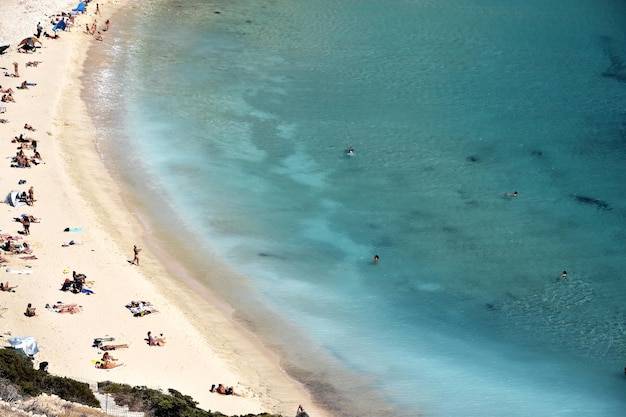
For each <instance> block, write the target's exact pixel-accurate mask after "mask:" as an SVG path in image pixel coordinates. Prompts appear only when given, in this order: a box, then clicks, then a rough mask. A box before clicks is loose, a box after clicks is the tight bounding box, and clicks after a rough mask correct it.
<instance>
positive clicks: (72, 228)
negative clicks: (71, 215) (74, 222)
mask: <svg viewBox="0 0 626 417" xmlns="http://www.w3.org/2000/svg"><path fill="white" fill-rule="evenodd" d="M82 231H83V228H82V227H66V228H65V230H64V232H82Z"/></svg>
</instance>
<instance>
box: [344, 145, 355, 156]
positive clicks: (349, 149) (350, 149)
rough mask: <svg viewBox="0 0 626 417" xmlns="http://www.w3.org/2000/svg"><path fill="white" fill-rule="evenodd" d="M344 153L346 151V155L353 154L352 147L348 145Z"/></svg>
mask: <svg viewBox="0 0 626 417" xmlns="http://www.w3.org/2000/svg"><path fill="white" fill-rule="evenodd" d="M346 153H347V154H348V155H354V148H353V147H352V146H350V147H349V148H348V150H347V151H346Z"/></svg>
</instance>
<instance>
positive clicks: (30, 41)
mask: <svg viewBox="0 0 626 417" xmlns="http://www.w3.org/2000/svg"><path fill="white" fill-rule="evenodd" d="M35 42H36V43H38V44H39V45H41V42H40V41H39V39H37V38H34V37H32V36H31V37H29V38H24V39H22V42H20V43H19V44H18V45H17V47H18V48H24V49H35Z"/></svg>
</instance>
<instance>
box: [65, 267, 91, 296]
mask: <svg viewBox="0 0 626 417" xmlns="http://www.w3.org/2000/svg"><path fill="white" fill-rule="evenodd" d="M86 280H87V275H85V274H82V273H80V274H79V273H77V272H76V271H72V279H69V278H65V281H63V284H62V285H61V291H71V292H73V293H74V294H79V293H81V292H83V286H84V285H85V281H86Z"/></svg>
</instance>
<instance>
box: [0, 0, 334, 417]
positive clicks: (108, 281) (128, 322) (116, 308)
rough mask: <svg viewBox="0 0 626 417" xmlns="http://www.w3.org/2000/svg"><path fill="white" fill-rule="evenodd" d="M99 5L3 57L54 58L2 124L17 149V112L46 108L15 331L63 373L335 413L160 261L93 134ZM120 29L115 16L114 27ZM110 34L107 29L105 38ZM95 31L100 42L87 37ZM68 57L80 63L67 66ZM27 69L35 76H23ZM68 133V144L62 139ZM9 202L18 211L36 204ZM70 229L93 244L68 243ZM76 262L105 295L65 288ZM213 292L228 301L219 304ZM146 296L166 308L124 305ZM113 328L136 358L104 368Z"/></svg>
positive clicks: (31, 180) (239, 405)
mask: <svg viewBox="0 0 626 417" xmlns="http://www.w3.org/2000/svg"><path fill="white" fill-rule="evenodd" d="M126 3H127V2H125V1H118V2H115V3H114V4H112V3H109V2H100V7H101V10H102V13H103V14H104V16H103V18H104V17H105V16H114V14H111V10H110V9H112V8H116V9H119V8H121V7H123V6H124V5H125V4H126ZM89 9H90V10H89V13H88V14H87V15H86V16H82V17H80V18H79V19H77V20H78V23H77V25H76V27H75V28H74V29H73V30H72V32H71V33H62V34H61V39H60V40H42V42H44V45H43V48H41V49H39V50H37V52H36V53H34V54H17V53H16V52H14V51H11V52H10V53H9V54H5V55H3V56H2V57H0V59H1V61H0V62H2V65H3V66H5V67H7V64H10V63H11V62H12V60H13V59H20V61H24V62H25V61H26V59H27V58H28V59H29V60H32V59H35V58H40V57H41V60H42V61H43V63H42V64H40V66H39V67H37V68H31V69H28V72H26V71H27V69H26V68H24V69H23V70H22V73H23V74H24V73H26V74H25V75H27V76H29V77H30V76H31V73H32V74H33V75H32V79H33V80H35V81H36V82H37V83H38V85H37V86H36V87H34V88H33V89H30V90H29V91H28V93H29V97H23V96H24V94H21V93H23V92H21V91H20V92H19V94H17V93H16V94H15V98H16V101H17V103H10V104H9V105H8V106H7V107H8V109H7V114H6V116H7V118H9V119H10V123H7V124H3V125H0V129H1V130H0V131H1V132H2V133H3V137H5V141H3V144H2V146H3V148H2V150H3V151H5V152H4V153H5V154H6V155H11V154H12V151H11V147H10V146H7V144H6V142H8V140H6V139H7V138H10V137H12V136H14V135H16V134H19V132H20V131H21V129H19V127H20V126H21V123H22V119H25V118H28V117H27V116H26V115H25V116H23V117H18V112H19V110H17V109H18V107H21V106H25V107H22V109H23V110H25V109H28V110H29V112H28V114H34V113H36V112H37V111H40V113H37V117H34V116H32V117H30V118H29V120H25V121H24V123H29V124H31V125H33V126H35V127H36V128H37V132H35V134H33V136H38V137H37V139H38V141H39V143H40V146H39V148H40V149H41V152H42V155H43V159H44V161H45V162H46V164H45V165H43V164H42V165H40V166H37V167H33V168H31V169H29V170H28V172H27V173H23V175H21V176H24V177H28V178H27V184H26V185H29V184H31V185H33V186H34V187H35V188H36V189H37V198H36V199H37V203H36V204H35V205H34V206H32V207H28V208H27V209H28V210H27V211H28V212H32V214H33V215H35V216H36V217H41V218H42V220H41V224H36V225H33V226H34V227H32V228H31V231H32V232H31V233H32V234H31V236H30V237H28V240H29V242H32V246H33V247H34V249H35V254H36V256H37V258H38V259H37V260H32V261H30V262H31V263H32V264H31V265H30V266H32V269H31V270H32V274H31V275H24V276H16V277H15V278H13V276H10V278H11V279H12V281H13V282H11V285H14V283H15V284H19V287H18V288H17V289H16V291H17V293H15V294H3V295H4V297H3V298H4V299H3V300H2V305H3V306H6V307H7V308H8V310H7V312H6V313H5V315H4V317H5V318H9V319H10V322H11V323H12V326H11V328H10V329H7V330H8V331H10V332H11V333H12V335H13V336H18V335H20V336H26V335H33V336H35V337H36V339H37V341H38V343H39V348H40V350H41V352H40V353H39V354H38V355H37V360H38V361H47V362H49V364H50V372H52V373H54V374H60V375H64V376H69V377H77V378H82V379H88V380H106V379H110V380H113V381H115V382H122V383H129V384H135V385H146V386H149V387H158V388H161V389H167V388H175V389H177V390H179V391H181V392H182V393H184V394H186V395H190V396H192V397H193V398H194V399H195V400H196V401H198V402H199V406H200V407H201V408H204V409H211V410H219V411H220V412H223V413H225V414H245V413H259V412H264V411H267V412H279V413H282V414H283V415H290V414H292V413H293V412H294V410H295V409H296V408H297V406H298V404H300V403H304V404H305V408H307V409H310V410H311V411H312V414H314V415H316V416H324V415H326V414H324V412H323V411H322V410H319V409H316V408H315V406H314V405H309V406H308V407H307V402H310V396H309V394H308V393H307V392H306V391H305V390H304V389H303V387H302V386H301V385H299V384H298V383H297V382H296V381H294V380H292V379H291V378H289V377H288V376H287V375H286V373H285V372H284V371H283V370H282V369H281V368H280V366H279V363H278V358H277V357H276V356H275V354H274V353H273V352H271V351H270V350H269V349H268V348H266V347H264V346H263V345H262V343H261V342H260V341H259V340H258V339H256V340H255V338H254V335H251V334H247V332H246V330H245V329H243V328H242V327H241V326H240V325H238V324H237V323H236V322H235V321H234V320H233V318H232V308H231V309H230V311H229V306H228V305H227V304H226V303H224V302H223V301H220V300H219V298H217V297H216V296H215V295H214V294H208V293H205V294H202V295H200V294H198V291H197V290H198V289H197V288H190V287H187V286H184V287H183V286H181V285H179V284H180V282H181V281H180V280H177V279H176V278H174V277H172V276H170V274H169V273H168V272H167V271H166V269H165V268H166V267H165V266H164V265H161V263H160V262H159V261H157V259H158V258H159V257H160V254H157V255H158V256H155V254H153V253H152V250H151V249H152V245H153V243H151V241H150V239H151V236H150V234H151V232H150V230H146V229H145V225H143V224H141V223H142V221H141V217H140V215H138V214H137V213H133V212H129V208H128V207H133V206H132V203H131V204H130V205H128V206H127V203H125V201H124V199H123V195H124V190H120V188H119V187H118V185H117V184H116V183H115V181H114V179H113V178H111V176H110V175H109V173H108V172H107V169H106V168H105V166H104V163H103V161H102V159H101V156H100V154H99V153H98V150H97V148H96V146H97V144H96V143H95V141H94V140H93V137H94V135H95V134H96V133H97V132H96V130H95V127H94V124H93V121H92V120H91V119H90V118H89V115H88V113H87V111H86V106H85V103H84V99H85V98H84V96H83V94H85V93H84V92H83V90H84V89H85V83H84V82H83V80H82V78H81V74H84V69H85V67H86V66H88V65H89V61H90V60H91V59H93V58H92V57H91V54H92V52H93V51H96V50H97V48H100V47H101V45H100V44H99V43H98V42H95V41H93V40H92V39H90V38H88V36H89V35H86V34H84V33H82V32H81V26H82V25H84V23H85V22H86V21H90V20H91V19H92V18H93V14H92V12H93V10H91V9H93V4H92V5H91V6H90V7H89ZM114 30H115V20H113V24H112V26H111V32H112V31H114ZM106 38H107V35H106V34H105V41H106ZM85 39H88V41H90V42H91V41H93V42H91V43H90V44H87V42H83V41H84V40H85ZM52 42H55V43H52ZM68 67H69V69H70V71H68V72H64V71H63V69H64V68H68ZM20 68H23V65H20ZM30 70H32V71H30ZM44 72H45V74H44ZM60 73H64V75H63V80H62V82H61V83H60V84H61V85H62V87H61V88H56V89H55V88H54V86H53V85H52V84H54V85H55V86H56V87H58V86H59V79H58V77H57V78H55V74H60ZM46 76H47V79H46ZM23 79H26V77H25V76H23V77H22V78H20V80H23ZM14 80H15V79H12V80H11V81H14ZM3 84H5V83H3ZM7 85H8V84H7ZM46 86H47V87H46ZM35 89H36V92H37V93H39V92H40V91H42V90H44V89H45V90H46V91H45V95H44V96H43V97H42V95H41V94H35V91H34V90H35ZM55 90H56V91H55ZM61 91H63V93H61ZM25 98H28V100H25ZM22 102H24V104H22ZM25 113H26V112H25ZM43 132H46V134H45V136H44V134H43ZM9 135H10V136H9ZM57 140H59V143H55V141H57ZM16 171H20V170H19V169H16V168H8V167H5V168H0V172H2V173H3V174H4V175H5V176H6V178H7V179H9V182H10V183H11V184H15V183H17V181H16V178H18V177H20V175H19V174H22V172H21V171H20V172H16ZM27 174H28V175H27ZM95 184H97V188H96V187H94V185H95ZM7 207H8V206H7ZM77 207H79V209H76V208H77ZM9 211H10V212H11V213H12V214H15V215H16V216H17V215H18V214H17V213H21V212H23V211H26V208H23V207H20V208H12V209H10V210H9ZM5 221H6V220H5ZM15 225H16V226H13V224H11V226H12V227H10V228H9V227H7V230H6V231H7V232H9V231H10V230H8V229H15V230H17V229H16V227H17V225H19V223H15ZM7 226H8V225H7ZM65 227H83V230H84V231H83V232H81V233H75V234H72V233H69V234H68V233H65V232H63V230H64V229H65ZM13 232H14V230H13ZM70 235H72V236H70ZM75 235H76V236H75ZM70 239H76V240H81V241H83V243H84V244H83V245H76V246H70V247H62V246H61V244H62V243H63V242H64V241H67V240H70ZM133 244H137V245H138V246H140V247H142V248H144V251H143V252H142V253H141V258H140V259H141V263H142V266H140V267H139V268H137V267H135V266H132V265H129V264H128V262H127V260H128V259H130V258H131V257H132V256H131V255H129V254H128V251H129V250H130V251H131V252H132V245H133ZM11 256H14V255H11ZM14 264H15V265H14ZM28 266H29V265H26V264H25V263H20V262H19V261H17V262H16V260H14V259H13V258H11V259H10V260H9V267H11V268H15V267H19V268H21V267H24V268H27V267H28ZM65 269H68V270H76V271H78V272H82V273H85V274H87V276H88V281H93V285H92V289H93V290H94V292H95V294H94V295H92V296H86V295H83V294H67V293H60V292H59V287H60V284H61V283H62V281H63V279H64V278H65V276H64V274H63V270H65ZM11 275H13V274H11ZM35 279H36V280H37V281H35ZM206 296H209V297H210V298H212V299H213V300H214V301H215V303H216V304H218V306H217V307H214V306H210V305H208V304H207V303H206V302H205V301H204V300H205V298H206ZM57 299H58V300H57ZM135 299H142V300H149V301H151V302H152V303H153V304H154V305H155V307H156V308H157V309H158V310H159V313H158V314H152V315H150V316H147V317H142V318H134V317H132V315H131V314H130V313H129V312H128V311H127V310H126V308H125V307H124V305H125V304H126V303H128V302H130V301H131V300H135ZM61 300H63V301H65V302H67V303H69V302H72V303H78V304H79V305H81V310H82V311H81V312H80V313H79V314H76V315H64V314H58V313H53V312H51V311H47V310H46V309H45V308H44V305H45V304H49V303H55V302H57V301H61ZM27 302H32V303H33V305H34V306H35V307H37V313H38V317H33V318H27V317H24V316H23V315H22V311H23V306H22V304H23V305H24V306H25V304H26V303H27ZM191 306H193V307H191ZM20 316H21V317H20ZM200 317H201V318H202V319H200ZM148 330H152V331H153V332H154V333H161V332H163V333H164V334H165V336H166V338H167V342H168V343H167V344H166V346H164V347H149V346H147V345H145V344H144V343H142V342H143V340H142V339H143V338H144V337H145V333H146V331H148ZM107 335H108V336H111V337H115V339H116V340H115V343H118V342H119V343H129V344H130V348H129V349H127V350H120V351H119V353H118V352H114V353H115V356H116V357H119V360H120V361H123V362H124V363H125V366H123V367H121V368H118V369H113V370H98V369H95V368H94V367H93V366H91V364H90V363H89V361H90V360H93V359H97V357H98V356H100V354H101V352H99V351H96V349H94V348H93V347H90V346H91V343H92V342H93V338H95V337H103V336H107ZM142 345H143V346H142ZM68 357H69V358H72V360H67V358H68ZM147 357H149V360H146V358H147ZM200 358H202V359H200ZM199 362H206V363H199ZM244 370H246V371H247V373H246V372H244ZM104 373H107V375H104ZM207 375H210V376H208V377H207ZM213 383H215V384H217V383H225V384H226V385H234V386H235V391H241V392H243V393H244V394H245V397H232V396H219V395H216V394H211V393H209V392H208V390H209V388H210V386H211V385H212V384H213Z"/></svg>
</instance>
